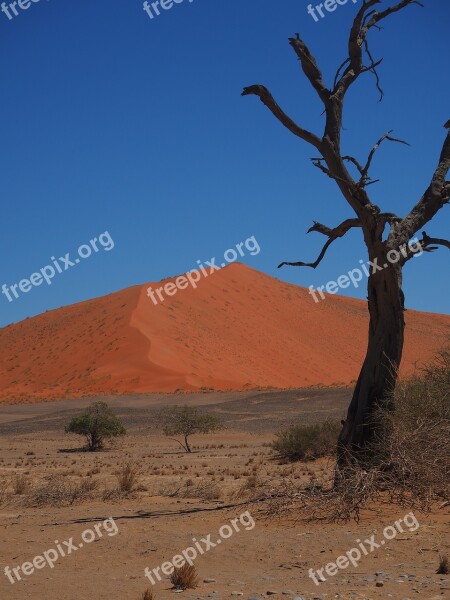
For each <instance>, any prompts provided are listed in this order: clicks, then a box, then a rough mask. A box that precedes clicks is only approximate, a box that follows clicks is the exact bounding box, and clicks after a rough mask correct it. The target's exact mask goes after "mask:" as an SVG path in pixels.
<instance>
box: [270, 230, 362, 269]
mask: <svg viewBox="0 0 450 600" xmlns="http://www.w3.org/2000/svg"><path fill="white" fill-rule="evenodd" d="M361 226H362V225H361V222H360V221H359V219H347V220H346V221H343V222H342V223H341V224H340V225H338V226H337V227H335V228H334V229H331V228H330V227H327V226H326V225H322V224H321V223H318V222H317V221H314V225H313V226H312V227H310V228H309V229H308V232H307V233H310V232H311V231H317V232H319V233H322V234H323V235H326V236H327V237H328V240H327V241H326V243H325V245H324V247H323V248H322V251H321V253H320V254H319V256H318V258H317V259H316V260H315V261H314V262H313V263H305V262H282V263H280V264H279V265H278V268H280V267H282V266H284V265H288V266H291V267H312V268H313V269H315V268H316V267H317V266H318V265H319V264H320V262H321V261H322V259H323V257H324V256H325V253H326V251H327V250H328V248H329V246H330V245H331V244H332V243H333V242H334V241H335V240H337V239H338V238H341V237H343V236H344V235H345V234H346V233H347V231H349V230H350V229H352V228H353V227H361Z"/></svg>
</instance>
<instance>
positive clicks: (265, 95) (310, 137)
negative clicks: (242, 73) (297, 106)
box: [241, 85, 321, 148]
mask: <svg viewBox="0 0 450 600" xmlns="http://www.w3.org/2000/svg"><path fill="white" fill-rule="evenodd" d="M250 95H255V96H259V99H260V100H261V102H262V103H263V104H265V106H267V108H268V109H269V110H270V111H271V113H272V114H273V115H274V116H275V117H276V118H277V119H278V120H279V121H280V123H282V124H283V125H284V126H285V127H286V128H287V129H289V131H290V132H291V133H293V134H294V135H296V136H297V137H299V138H301V139H302V140H305V142H308V143H309V144H312V145H313V146H315V147H316V148H318V147H319V146H320V142H321V141H320V138H318V137H317V136H316V135H315V134H314V133H311V132H309V131H307V130H306V129H303V128H302V127H300V126H299V125H297V123H295V121H293V120H292V119H291V118H290V117H289V116H288V115H287V114H286V113H285V112H284V111H283V110H282V109H281V108H280V107H279V106H278V104H277V103H276V102H275V100H274V98H273V96H272V94H271V93H270V92H269V90H268V89H267V88H266V87H265V86H264V85H251V86H249V87H245V88H244V90H243V92H242V94H241V96H250Z"/></svg>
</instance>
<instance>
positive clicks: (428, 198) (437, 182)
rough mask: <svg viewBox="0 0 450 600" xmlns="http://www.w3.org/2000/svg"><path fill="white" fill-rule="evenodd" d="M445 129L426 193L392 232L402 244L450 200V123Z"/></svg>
mask: <svg viewBox="0 0 450 600" xmlns="http://www.w3.org/2000/svg"><path fill="white" fill-rule="evenodd" d="M444 127H445V128H446V129H447V130H448V131H447V135H446V137H445V140H444V144H443V146H442V151H441V155H440V157H439V161H438V166H437V167H436V170H435V172H434V174H433V177H432V178H431V182H430V185H429V186H428V188H427V189H426V191H425V193H424V194H423V196H422V197H421V199H420V200H419V202H417V204H416V205H415V206H414V208H413V209H412V210H411V212H410V213H409V214H408V215H406V217H405V218H404V219H403V220H402V221H401V222H400V223H399V224H398V226H397V227H396V228H395V229H394V231H393V232H392V237H395V238H396V239H397V240H398V241H399V242H400V243H405V242H406V241H407V240H409V239H411V238H412V237H413V235H414V234H415V233H416V231H418V230H419V229H421V228H422V227H424V226H425V225H426V224H427V223H428V221H430V220H431V219H432V218H433V217H434V215H435V214H436V213H437V212H438V211H439V210H440V209H441V208H442V207H443V206H444V205H445V204H448V202H449V200H450V184H449V182H448V181H446V176H447V173H448V171H449V170H450V121H448V122H447V123H446V124H445V125H444Z"/></svg>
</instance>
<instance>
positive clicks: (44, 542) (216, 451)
mask: <svg viewBox="0 0 450 600" xmlns="http://www.w3.org/2000/svg"><path fill="white" fill-rule="evenodd" d="M350 394H351V391H350V390H349V389H346V388H335V389H303V390H301V389H299V390H289V391H276V392H275V391H247V392H223V393H198V394H178V395H176V394H150V395H131V396H128V397H106V398H104V399H105V400H107V402H108V403H109V405H110V406H112V407H113V408H114V409H115V411H116V413H117V414H118V416H119V417H120V418H121V419H122V420H123V422H124V423H125V425H126V427H127V429H128V435H127V436H126V437H125V438H123V439H122V440H121V441H120V443H115V444H114V445H113V446H112V447H111V448H108V449H106V450H104V451H100V452H96V453H88V452H84V451H82V448H81V446H82V444H83V440H82V438H80V437H78V436H74V435H72V434H66V433H64V425H65V424H66V423H67V422H68V421H69V419H70V418H71V417H72V416H74V415H76V414H79V413H80V409H82V408H84V407H85V406H87V405H88V404H89V403H90V402H92V400H93V398H84V399H77V400H71V401H62V402H47V403H40V404H29V405H11V406H2V407H0V445H1V459H0V461H1V462H0V480H2V481H7V480H9V481H11V482H12V481H13V480H14V478H15V477H16V476H17V475H23V477H22V481H23V482H25V483H24V486H23V489H21V490H14V491H16V492H17V491H19V492H20V493H15V494H13V493H12V487H13V484H12V483H11V486H12V487H11V488H10V489H9V494H8V496H7V497H4V498H3V503H2V504H1V505H0V525H1V533H0V536H1V540H0V545H1V549H2V550H1V562H2V564H1V571H2V573H1V579H0V597H1V598H8V599H9V598H10V599H11V600H16V599H17V600H19V599H20V600H23V598H36V599H39V600H40V599H42V600H43V599H44V598H45V599H47V598H51V599H52V600H53V599H55V600H65V599H67V600H69V599H70V600H73V598H95V599H96V600H102V599H107V598H108V599H111V598H114V599H118V598H120V599H130V600H138V598H139V597H140V595H142V593H143V592H144V591H145V590H146V588H147V587H151V588H152V589H153V592H154V593H155V594H156V598H158V599H160V600H164V599H165V598H170V597H173V596H174V594H175V593H176V592H175V591H173V590H171V585H170V582H169V581H168V578H167V577H166V576H163V577H162V579H161V581H155V585H152V584H151V583H150V581H149V580H148V579H147V578H146V577H145V576H144V569H145V568H146V567H148V568H149V570H150V571H151V570H153V569H155V568H156V567H158V566H161V565H162V564H163V563H164V562H165V561H169V560H172V557H174V555H177V554H180V553H181V552H182V551H183V550H185V549H186V548H188V547H190V546H192V545H193V538H195V539H196V540H201V539H202V538H205V537H207V536H208V535H209V534H211V540H216V541H217V538H218V531H219V530H220V528H221V527H222V526H224V525H226V524H230V522H231V520H232V519H236V518H239V517H240V516H241V515H243V514H244V513H246V511H248V513H246V514H247V516H246V518H245V519H246V520H245V521H244V522H241V521H239V522H237V527H238V528H239V530H236V528H235V530H233V533H232V534H231V535H230V536H229V537H228V538H227V539H221V542H222V543H221V545H220V546H219V545H217V544H216V546H215V547H211V548H210V549H209V550H208V551H206V552H204V553H203V554H202V555H200V554H199V555H198V556H197V558H196V559H195V562H194V564H195V566H196V569H197V571H198V576H199V585H198V587H197V588H196V589H194V590H187V591H184V592H182V595H183V596H184V597H185V598H186V600H196V599H206V598H209V599H212V600H221V599H222V598H228V597H233V596H235V597H242V598H243V600H245V599H247V598H260V599H263V598H266V597H269V596H271V595H272V596H274V597H275V598H280V599H281V598H286V599H287V600H289V599H293V598H303V599H304V600H306V599H313V598H320V599H323V600H327V599H331V598H342V599H345V600H350V599H365V600H369V599H371V598H393V599H400V600H402V599H404V600H406V599H407V598H409V599H413V598H420V599H429V600H432V599H434V600H437V599H438V598H439V599H443V598H450V579H449V576H444V575H437V574H436V568H437V565H438V562H439V555H442V554H449V549H450V508H449V507H448V506H447V507H444V506H443V507H440V508H439V507H436V510H434V511H433V512H432V513H431V514H420V513H417V512H416V513H414V516H415V518H416V520H417V522H418V523H419V525H420V526H419V527H417V528H415V529H414V530H413V528H411V529H405V530H404V531H403V533H398V535H396V537H395V538H394V539H391V540H390V541H386V542H385V544H384V545H382V546H380V547H379V548H377V549H375V550H373V551H372V552H370V553H368V555H367V556H364V555H363V556H362V557H361V559H360V560H359V561H358V564H357V565H356V567H354V566H352V565H349V567H348V568H346V569H342V570H340V571H339V572H338V573H337V574H336V575H334V576H327V577H326V581H324V582H322V583H321V584H320V585H318V586H316V585H315V584H314V582H313V581H312V579H311V578H310V577H309V576H308V571H309V569H310V568H312V569H313V570H314V571H317V570H318V569H320V568H322V567H324V566H325V565H327V563H330V562H334V561H335V560H336V558H337V557H338V556H341V555H344V554H345V553H346V552H347V551H349V550H350V549H352V548H354V547H356V546H357V545H358V542H359V541H361V540H365V539H366V538H370V536H372V535H375V536H376V539H378V541H379V540H380V538H381V537H382V532H383V529H384V527H386V526H389V525H392V524H393V523H394V522H395V521H396V520H398V519H401V518H402V517H404V516H405V515H406V513H408V512H409V511H408V510H407V509H404V508H401V507H385V506H383V507H381V506H380V507H374V508H373V510H370V511H365V512H364V513H363V514H362V515H361V519H360V521H359V522H358V523H356V522H354V521H350V522H348V523H344V524H329V523H326V522H319V523H318V522H307V521H306V520H305V517H306V516H307V515H303V514H290V515H280V516H279V517H277V518H267V516H266V512H265V510H264V507H263V506H262V505H261V504H260V503H252V502H249V500H248V498H247V497H246V493H245V491H246V489H247V488H248V485H249V481H251V480H252V478H255V477H257V478H258V479H259V480H260V481H262V482H264V485H266V486H267V489H270V487H271V486H273V485H276V483H277V482H279V481H280V480H281V479H283V478H284V477H290V478H291V479H293V480H298V481H301V480H302V478H305V477H306V474H307V473H306V472H307V470H308V469H309V470H311V469H312V470H315V471H316V472H318V473H320V472H321V471H323V470H324V469H327V468H329V466H328V465H327V464H326V461H324V460H323V459H322V460H320V461H316V462H315V463H308V464H307V465H305V464H304V463H294V464H289V465H287V464H280V462H279V461H277V460H274V458H273V452H272V450H271V448H270V442H271V441H272V440H273V437H274V433H275V432H276V431H277V430H278V429H280V428H281V427H284V426H286V425H288V424H291V423H314V422H320V421H323V420H325V419H327V418H332V419H340V418H342V417H343V416H344V414H345V409H346V407H347V405H348V401H349V397H350ZM168 404H192V405H196V406H207V407H208V411H210V412H212V413H214V414H217V415H220V416H221V418H222V419H223V420H224V422H225V423H226V429H225V430H223V431H220V432H217V433H214V434H210V435H207V436H194V437H193V438H192V442H193V452H192V453H191V454H188V453H185V452H183V451H182V449H181V448H180V447H179V446H178V445H177V444H176V442H174V441H172V440H170V439H168V438H166V437H164V436H163V435H162V433H161V431H159V430H158V428H157V413H158V411H159V409H160V408H161V407H162V406H167V405H168ZM130 461H131V462H132V463H133V464H134V465H135V466H137V467H138V469H139V476H138V482H137V484H136V486H135V488H136V489H135V490H134V491H132V492H130V493H128V494H125V495H124V494H122V495H119V494H117V493H115V492H114V489H115V488H116V487H117V478H116V476H115V474H116V473H117V472H118V471H119V470H120V468H121V466H122V465H124V464H126V463H127V462H130ZM52 476H59V477H60V478H61V479H62V480H64V481H65V482H66V483H67V484H73V485H78V486H79V485H80V484H82V483H83V482H86V481H88V482H92V481H94V482H96V483H95V484H94V485H91V487H92V489H93V492H92V497H86V498H85V499H77V500H75V501H73V503H72V504H70V503H68V502H58V501H56V502H54V503H53V504H52V503H51V502H49V501H48V498H45V497H44V498H43V499H42V498H41V500H40V502H37V501H36V495H34V496H33V490H36V489H38V488H40V487H41V488H42V486H44V485H45V484H46V482H48V481H49V479H50V478H51V477H52ZM32 498H34V500H33V501H31V499H32ZM33 502H34V504H33ZM249 515H250V517H249ZM110 517H113V519H114V522H115V524H116V529H114V531H113V532H112V534H111V535H109V533H106V532H105V531H104V532H103V535H102V536H101V537H100V535H98V536H96V538H95V539H94V540H93V541H91V543H89V544H88V543H86V544H84V545H83V547H78V546H79V545H80V540H81V539H82V534H83V532H84V531H85V530H87V529H91V530H94V527H95V526H96V525H97V527H101V523H103V522H104V521H105V519H108V518H110ZM250 519H251V520H252V522H253V523H254V526H252V527H250V526H248V527H247V528H246V527H244V524H246V525H248V524H249V522H250ZM235 523H236V521H235ZM97 533H98V532H97ZM70 538H73V543H74V544H75V545H76V546H77V548H76V551H75V550H72V551H71V552H70V554H68V555H66V556H64V557H59V558H58V560H57V561H56V562H55V564H54V567H53V568H50V567H49V566H48V564H45V566H44V567H42V568H40V569H39V570H37V569H35V570H34V572H33V573H32V574H31V575H29V576H25V575H24V574H23V573H22V572H21V571H20V572H19V573H20V574H21V580H20V581H18V580H17V579H14V581H15V582H14V583H11V582H10V580H9V579H8V577H7V575H5V574H4V572H3V571H4V569H5V567H7V566H8V567H9V568H10V569H13V568H14V567H17V566H19V565H23V563H26V562H27V561H33V559H34V558H35V557H36V556H42V555H43V554H44V552H46V551H47V550H49V549H51V548H53V549H54V548H55V547H56V544H57V543H59V544H60V545H61V544H63V541H64V540H66V541H68V540H70ZM67 547H68V546H67Z"/></svg>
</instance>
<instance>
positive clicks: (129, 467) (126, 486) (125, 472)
mask: <svg viewBox="0 0 450 600" xmlns="http://www.w3.org/2000/svg"><path fill="white" fill-rule="evenodd" d="M139 471H140V470H139V467H138V466H137V465H135V464H134V463H132V462H128V463H126V464H124V465H122V467H121V469H120V471H119V472H118V473H117V475H116V477H117V483H118V490H119V491H120V492H123V493H129V492H132V491H133V490H134V489H135V488H136V487H137V485H138V482H139Z"/></svg>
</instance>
